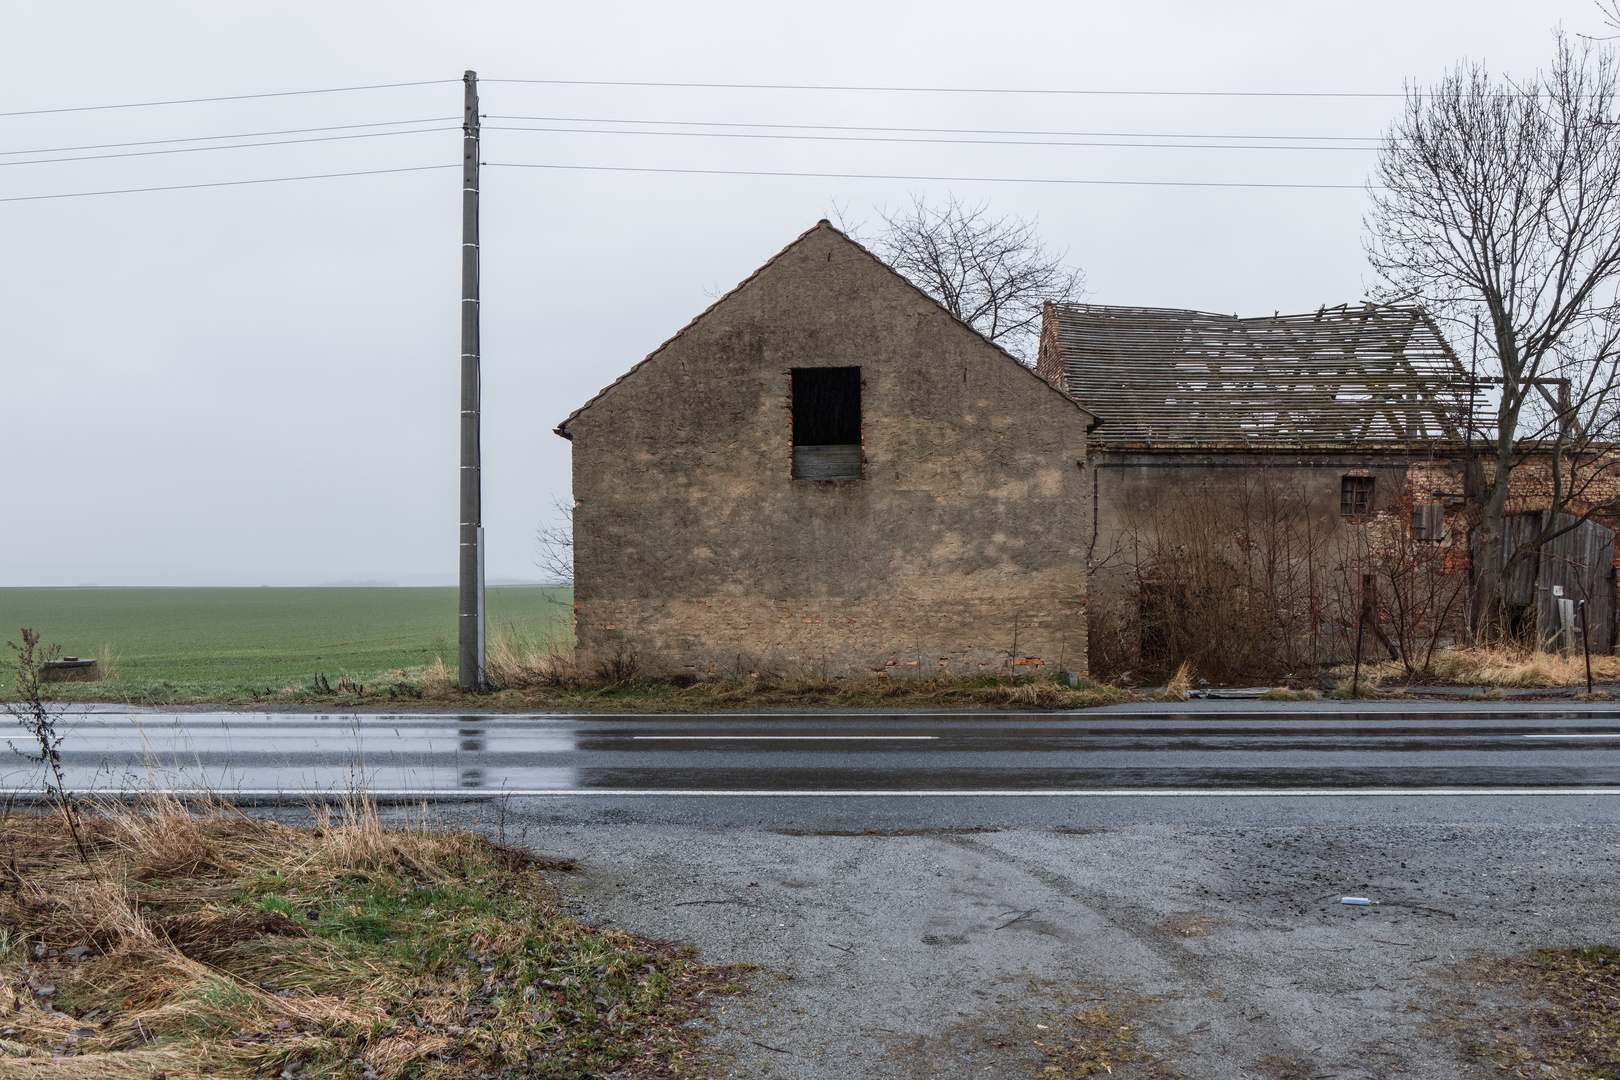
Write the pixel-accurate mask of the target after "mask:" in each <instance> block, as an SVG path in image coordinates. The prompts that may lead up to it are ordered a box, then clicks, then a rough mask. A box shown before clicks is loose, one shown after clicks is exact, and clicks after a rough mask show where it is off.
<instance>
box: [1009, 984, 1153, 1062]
mask: <svg viewBox="0 0 1620 1080" xmlns="http://www.w3.org/2000/svg"><path fill="white" fill-rule="evenodd" d="M1092 1000H1095V999H1092ZM1053 1004H1054V1005H1056V1006H1058V1008H1053V1009H1051V1010H1043V1012H1044V1013H1045V1015H1043V1016H1042V1017H1041V1022H1040V1023H1039V1024H1038V1025H1037V1028H1036V1037H1035V1046H1036V1047H1037V1048H1038V1049H1039V1050H1040V1051H1041V1053H1042V1054H1043V1055H1044V1056H1045V1057H1046V1060H1047V1062H1048V1064H1047V1066H1046V1067H1045V1068H1044V1069H1042V1070H1041V1071H1040V1072H1039V1073H1037V1074H1036V1075H1037V1076H1038V1077H1042V1078H1051V1080H1071V1078H1076V1080H1078V1078H1080V1077H1092V1076H1112V1075H1114V1070H1115V1069H1116V1068H1121V1069H1124V1070H1126V1071H1127V1073H1122V1075H1125V1074H1128V1075H1130V1076H1134V1077H1139V1078H1142V1080H1182V1077H1181V1073H1180V1072H1178V1071H1176V1069H1175V1068H1174V1067H1173V1066H1172V1065H1171V1064H1170V1063H1169V1062H1167V1061H1165V1060H1164V1059H1163V1058H1162V1057H1160V1056H1159V1055H1158V1054H1156V1053H1154V1052H1153V1051H1152V1050H1150V1049H1148V1048H1147V1047H1145V1046H1143V1045H1142V1043H1141V1041H1140V1039H1139V1038H1138V1025H1137V1024H1134V1023H1131V1022H1130V1021H1129V1020H1128V1018H1127V1016H1126V1015H1125V1013H1123V1012H1114V1011H1112V1010H1110V1009H1109V1008H1107V1007H1106V1006H1103V1005H1093V1004H1090V1003H1089V1002H1086V1001H1080V1000H1078V999H1077V998H1076V996H1075V995H1073V994H1066V993H1059V994H1057V995H1056V1000H1055V1001H1054V1002H1053Z"/></svg>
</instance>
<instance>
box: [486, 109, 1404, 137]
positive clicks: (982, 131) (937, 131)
mask: <svg viewBox="0 0 1620 1080" xmlns="http://www.w3.org/2000/svg"><path fill="white" fill-rule="evenodd" d="M484 118H485V119H487V120H532V121H534V122H536V123H546V124H649V125H651V124H657V125H661V126H667V127H733V128H773V129H781V130H788V131H898V132H901V133H903V134H922V135H1030V136H1039V137H1049V138H1064V139H1257V140H1270V141H1276V142H1281V141H1287V140H1292V141H1295V142H1370V143H1377V142H1379V141H1380V140H1381V137H1380V136H1376V135H1212V134H1208V133H1206V132H1194V133H1178V132H1173V131H1041V130H1028V129H1021V128H940V127H879V126H872V125H853V124H749V123H740V122H737V121H727V120H635V119H628V118H624V117H612V116H608V117H603V116H502V115H497V114H494V113H486V114H485V117H484Z"/></svg>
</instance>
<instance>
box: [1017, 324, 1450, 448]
mask: <svg viewBox="0 0 1620 1080" xmlns="http://www.w3.org/2000/svg"><path fill="white" fill-rule="evenodd" d="M1038 370H1039V371H1040V373H1041V374H1042V375H1044V376H1045V377H1046V378H1047V379H1048V380H1049V381H1051V382H1053V383H1054V384H1055V385H1058V386H1060V387H1061V388H1062V389H1064V390H1066V391H1067V392H1068V393H1069V394H1071V395H1072V396H1073V397H1074V398H1075V399H1076V400H1077V401H1079V402H1080V403H1081V404H1082V405H1084V406H1085V407H1086V408H1088V409H1090V410H1092V411H1093V412H1095V413H1096V414H1097V415H1098V416H1099V417H1100V418H1101V421H1100V423H1099V424H1098V425H1097V427H1096V428H1095V429H1094V430H1093V432H1092V437H1093V438H1094V439H1095V440H1097V441H1098V442H1099V443H1103V444H1133V443H1146V444H1180V445H1188V444H1191V445H1200V446H1206V445H1215V446H1219V445H1240V446H1251V445H1263V444H1274V445H1331V446H1341V445H1364V444H1367V443H1392V442H1397V443H1411V442H1430V441H1438V440H1449V439H1460V438H1462V430H1463V427H1464V421H1465V416H1466V414H1467V411H1468V406H1469V392H1468V388H1469V378H1468V373H1467V372H1466V371H1464V370H1463V368H1462V366H1461V365H1460V364H1459V363H1458V362H1457V358H1456V356H1455V354H1453V353H1452V351H1451V348H1450V346H1449V345H1447V344H1446V342H1445V339H1444V338H1442V337H1441V336H1440V333H1439V330H1438V329H1437V328H1436V327H1435V325H1434V322H1433V320H1431V319H1430V318H1429V316H1428V315H1427V314H1426V313H1425V312H1424V311H1423V310H1422V309H1421V308H1413V307H1394V306H1382V305H1375V304H1365V305H1362V306H1359V307H1350V306H1348V305H1345V306H1341V307H1337V308H1323V309H1321V310H1319V311H1316V312H1313V313H1311V314H1307V315H1282V316H1271V317H1269V318H1267V317H1262V318H1254V319H1240V318H1237V317H1236V316H1230V315H1214V314H1210V313H1208V312H1202V311H1180V310H1176V309H1171V308H1138V307H1110V306H1103V305H1097V304H1061V305H1048V307H1047V309H1046V313H1045V317H1044V318H1043V320H1042V329H1041V357H1040V363H1039V366H1038Z"/></svg>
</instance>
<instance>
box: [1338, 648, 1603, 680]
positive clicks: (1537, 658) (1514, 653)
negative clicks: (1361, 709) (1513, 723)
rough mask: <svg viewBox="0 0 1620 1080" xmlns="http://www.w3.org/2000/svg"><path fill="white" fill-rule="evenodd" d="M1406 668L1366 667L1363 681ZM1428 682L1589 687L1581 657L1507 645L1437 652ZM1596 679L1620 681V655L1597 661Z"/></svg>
mask: <svg viewBox="0 0 1620 1080" xmlns="http://www.w3.org/2000/svg"><path fill="white" fill-rule="evenodd" d="M1333 674H1334V675H1336V676H1338V677H1340V678H1346V679H1347V678H1349V676H1350V669H1349V668H1348V667H1340V668H1336V669H1335V670H1334V672H1333ZM1404 676H1405V669H1404V668H1403V667H1402V666H1401V664H1400V663H1399V662H1398V661H1394V660H1385V661H1381V662H1379V663H1376V664H1367V663H1363V664H1362V666H1361V677H1362V679H1364V680H1365V679H1367V678H1369V677H1370V678H1373V679H1376V680H1381V681H1383V682H1386V683H1387V682H1391V681H1396V680H1401V679H1403V678H1404ZM1422 677H1423V678H1424V679H1426V680H1432V681H1434V682H1440V683H1453V684H1457V685H1463V686H1470V685H1472V686H1499V687H1507V688H1519V689H1550V688H1552V687H1557V686H1585V685H1586V660H1585V658H1584V657H1583V656H1582V655H1581V654H1580V653H1574V654H1571V655H1569V656H1565V655H1563V654H1561V653H1548V652H1541V651H1539V650H1532V649H1524V648H1516V647H1513V646H1507V645H1497V646H1477V647H1468V648H1456V649H1445V650H1441V651H1439V652H1437V653H1436V654H1435V657H1434V662H1433V664H1432V665H1431V666H1430V668H1429V670H1428V671H1426V672H1423V673H1422ZM1592 677H1593V678H1594V679H1596V680H1598V681H1601V682H1614V681H1616V680H1620V656H1607V655H1605V656H1593V657H1592Z"/></svg>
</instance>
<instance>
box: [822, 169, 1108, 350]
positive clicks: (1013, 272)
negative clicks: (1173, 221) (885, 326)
mask: <svg viewBox="0 0 1620 1080" xmlns="http://www.w3.org/2000/svg"><path fill="white" fill-rule="evenodd" d="M879 213H880V216H881V217H882V219H883V225H884V228H883V231H882V232H881V233H880V234H879V235H877V236H875V237H873V238H871V239H870V240H869V241H867V242H868V244H869V246H870V247H871V248H872V250H873V252H874V253H875V254H876V255H877V256H878V257H879V258H880V259H882V260H883V261H884V262H886V263H888V264H889V265H890V266H892V267H894V268H895V269H896V270H898V271H899V272H900V273H901V274H902V275H903V276H904V277H905V278H906V279H907V280H909V281H910V282H911V283H912V284H913V285H916V286H917V287H918V288H919V289H921V290H922V291H923V292H925V293H927V294H928V295H929V296H932V297H933V298H934V299H935V300H938V301H939V302H940V303H941V304H943V305H944V306H945V309H946V310H947V311H949V312H950V313H951V314H952V315H955V316H956V317H957V318H958V319H961V320H962V321H963V322H965V323H967V324H968V325H969V326H971V327H973V329H975V330H977V331H979V333H981V334H983V335H984V336H985V337H987V338H989V339H990V340H991V341H994V342H995V343H996V344H997V345H1000V346H1001V347H1002V348H1004V349H1006V350H1007V351H1008V352H1010V353H1012V354H1013V355H1014V356H1017V357H1018V358H1019V359H1021V360H1023V361H1024V362H1025V363H1026V364H1033V363H1034V362H1035V350H1036V347H1037V346H1038V344H1039V340H1040V329H1041V307H1042V305H1043V304H1045V303H1046V302H1047V301H1051V302H1053V303H1058V304H1062V303H1067V302H1070V301H1073V300H1078V299H1079V298H1080V296H1081V295H1082V293H1083V292H1084V287H1085V275H1084V274H1083V273H1081V272H1080V271H1079V270H1077V269H1075V268H1073V267H1071V266H1065V265H1064V260H1065V259H1066V258H1067V257H1068V252H1067V250H1064V251H1056V252H1054V251H1049V250H1047V248H1046V246H1045V245H1044V244H1043V243H1041V240H1040V237H1039V236H1038V235H1037V233H1036V224H1037V223H1036V222H1034V221H1025V220H1023V219H1022V218H1019V217H1013V216H1011V215H996V214H992V213H991V212H990V205H989V203H978V204H976V205H971V206H970V205H966V204H964V203H962V202H960V201H958V200H957V198H956V197H955V196H954V195H951V196H947V197H946V199H945V202H944V203H943V204H941V205H939V206H930V205H928V203H927V202H926V201H925V200H924V199H923V198H922V197H920V196H915V195H914V196H912V200H911V206H910V207H909V208H908V209H905V210H901V211H899V212H897V213H894V214H889V213H884V212H881V211H880V212H879ZM840 216H841V215H840ZM846 231H847V230H846Z"/></svg>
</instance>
